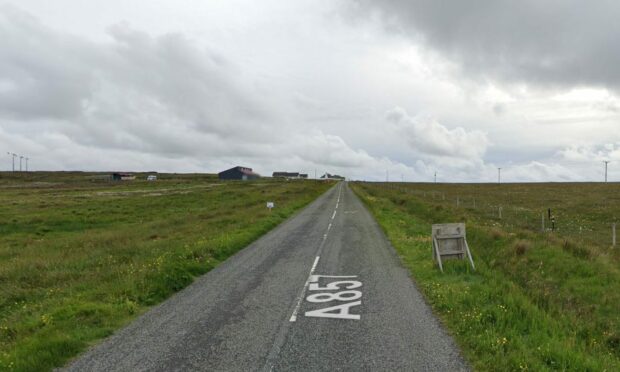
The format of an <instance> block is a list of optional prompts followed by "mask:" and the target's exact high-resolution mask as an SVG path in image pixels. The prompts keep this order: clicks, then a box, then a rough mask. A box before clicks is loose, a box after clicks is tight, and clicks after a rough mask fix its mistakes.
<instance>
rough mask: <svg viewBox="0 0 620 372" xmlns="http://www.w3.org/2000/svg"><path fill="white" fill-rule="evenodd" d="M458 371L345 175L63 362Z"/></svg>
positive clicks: (458, 362)
mask: <svg viewBox="0 0 620 372" xmlns="http://www.w3.org/2000/svg"><path fill="white" fill-rule="evenodd" d="M276 202H277V201H276ZM276 207H277V203H276ZM429 259H430V254H429ZM334 276H345V277H341V278H337V277H334ZM468 369H469V367H468V366H467V365H466V364H465V362H464V361H463V359H462V358H461V356H460V354H459V351H458V349H457V348H456V346H455V345H454V342H453V340H452V339H451V338H450V337H449V336H448V335H447V334H446V333H445V331H444V330H443V329H442V327H441V326H440V324H439V323H438V321H437V320H436V318H435V317H434V316H433V315H432V312H431V310H430V308H429V307H428V306H427V305H426V303H425V302H424V300H423V298H422V296H421V294H420V293H419V292H418V290H417V289H416V287H415V285H414V284H413V283H412V281H411V279H410V278H409V276H408V274H407V272H406V271H405V269H404V268H403V267H402V266H401V265H400V263H399V261H398V258H397V256H396V253H395V252H394V250H393V248H392V247H391V246H390V245H389V242H388V241H387V239H386V238H385V236H384V235H383V233H382V232H381V230H380V228H379V226H378V225H377V223H376V222H375V221H374V219H373V218H372V216H371V215H370V214H369V212H368V211H367V210H366V208H365V207H364V206H363V205H362V203H361V202H360V201H359V199H358V198H357V197H356V196H355V195H354V194H353V192H352V191H350V190H349V188H348V186H347V184H346V183H345V182H341V183H339V184H338V185H337V186H336V187H334V188H332V189H331V190H330V191H328V192H327V193H325V194H324V195H322V196H321V197H320V198H318V199H317V200H316V201H315V202H313V203H312V204H310V205H309V206H308V207H306V208H305V209H304V210H303V211H301V212H300V213H299V214H297V215H296V216H295V217H293V218H291V219H289V220H287V221H286V222H285V223H283V224H282V225H280V226H279V227H277V228H276V229H274V230H273V231H271V232H270V233H268V234H267V235H265V236H263V237H262V238H261V239H259V240H257V241H256V242H254V243H253V244H251V245H250V246H248V247H247V248H245V249H244V250H242V251H241V252H239V253H238V254H236V255H235V256H233V257H231V258H229V259H228V260H227V261H226V262H224V263H223V264H221V265H220V266H219V267H217V268H216V269H214V270H212V271H211V272H209V273H208V274H206V275H204V276H202V277H200V278H199V279H198V280H196V281H195V282H194V283H193V284H192V285H191V286H189V287H188V288H186V289H185V290H183V291H181V292H179V293H178V294H176V295H175V296H173V297H172V298H170V299H169V300H167V301H166V302H164V303H162V304H161V305H159V306H157V307H155V308H153V309H152V310H151V311H149V312H148V313H146V314H144V315H143V316H141V317H140V318H138V319H137V320H136V321H135V322H133V323H132V324H130V325H129V326H128V327H126V328H124V329H122V330H120V331H118V332H117V333H115V334H114V335H113V336H111V337H110V338H108V339H106V340H105V341H104V342H102V343H101V344H99V345H98V346H96V347H94V348H92V349H90V350H89V351H88V352H86V353H85V354H83V355H82V356H81V357H80V358H79V359H77V360H75V361H74V362H73V363H72V364H70V365H69V366H68V370H71V371H137V370H140V371H142V370H143V371H146V370H148V371H185V370H199V371H271V370H273V371H280V370H304V371H305V370H323V371H332V370H351V371H365V370H406V371H458V370H468Z"/></svg>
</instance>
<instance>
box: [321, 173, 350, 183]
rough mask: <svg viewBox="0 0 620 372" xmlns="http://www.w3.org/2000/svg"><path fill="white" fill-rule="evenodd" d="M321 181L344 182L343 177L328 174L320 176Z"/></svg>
mask: <svg viewBox="0 0 620 372" xmlns="http://www.w3.org/2000/svg"><path fill="white" fill-rule="evenodd" d="M321 179H324V180H340V181H344V179H345V178H344V177H343V176H339V175H337V174H329V173H325V174H324V175H322V176H321Z"/></svg>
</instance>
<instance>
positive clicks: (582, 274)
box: [352, 183, 620, 371]
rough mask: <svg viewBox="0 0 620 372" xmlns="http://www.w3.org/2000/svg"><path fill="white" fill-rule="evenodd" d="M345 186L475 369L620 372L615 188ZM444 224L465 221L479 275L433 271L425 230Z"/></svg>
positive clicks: (449, 266)
mask: <svg viewBox="0 0 620 372" xmlns="http://www.w3.org/2000/svg"><path fill="white" fill-rule="evenodd" d="M352 188H353V190H354V191H355V192H356V193H357V194H358V195H359V196H360V197H361V198H362V200H363V201H364V202H365V204H366V205H367V206H368V207H369V209H370V210H371V212H372V213H373V214H374V215H375V217H376V218H377V220H378V222H379V224H380V225H381V226H382V228H383V229H384V231H385V232H386V234H387V236H388V238H389V239H390V241H391V242H392V244H393V245H394V247H395V248H396V250H397V252H398V253H399V255H400V256H401V259H402V260H403V263H404V264H405V266H406V267H407V268H408V269H409V270H410V272H411V274H412V276H413V277H414V279H415V281H416V283H417V284H418V286H419V288H420V289H421V290H422V292H423V293H424V294H425V296H426V299H427V301H428V302H429V303H430V304H431V306H432V307H433V309H434V311H435V313H436V314H437V315H438V316H439V317H440V318H441V320H442V322H443V323H444V325H445V326H446V328H447V329H448V330H449V332H450V333H452V334H453V335H454V337H455V338H456V340H457V342H458V343H459V345H460V347H461V348H462V350H463V352H464V355H465V357H466V358H467V359H468V361H469V362H470V363H471V364H472V365H473V366H474V368H475V369H476V370H481V371H497V370H499V371H504V370H506V371H512V370H515V371H516V370H529V371H540V370H570V371H618V370H620V247H618V246H617V247H615V248H612V247H611V243H612V240H611V224H612V223H613V222H615V220H616V218H617V217H619V216H620V185H618V184H559V183H557V184H502V185H493V184H406V183H400V184H395V183H392V184H382V183H356V184H352ZM457 198H458V206H457ZM499 207H502V216H501V218H500V216H499ZM549 208H551V209H552V215H553V216H554V219H555V230H554V231H551V230H550V229H549V228H550V221H549V220H548V209H549ZM543 214H544V215H545V219H547V221H546V226H545V230H544V231H543V229H542V218H543ZM449 222H466V223H467V240H468V243H469V245H470V247H471V250H472V254H473V256H474V260H475V263H476V268H477V270H476V271H472V270H471V269H470V268H469V266H468V265H467V263H466V262H465V261H449V262H445V263H444V271H445V272H444V273H443V274H442V273H441V272H440V271H439V269H438V267H437V266H436V265H435V264H434V263H433V261H432V258H431V239H430V232H431V225H432V224H434V223H449Z"/></svg>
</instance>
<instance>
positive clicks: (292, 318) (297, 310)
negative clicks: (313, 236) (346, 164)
mask: <svg viewBox="0 0 620 372" xmlns="http://www.w3.org/2000/svg"><path fill="white" fill-rule="evenodd" d="M341 193H342V184H340V187H339V188H338V200H336V208H335V209H334V214H332V217H331V219H332V220H333V219H334V218H335V217H336V209H338V204H339V203H340V194H341ZM331 228H332V223H331V222H330V223H329V225H328V226H327V231H326V232H325V234H323V242H322V243H321V245H320V246H319V249H318V251H317V256H316V259H315V260H314V264H313V265H312V268H311V269H310V274H309V275H308V280H306V283H305V284H304V287H303V288H302V289H301V293H300V294H299V296H297V304H296V305H295V308H294V309H293V314H292V315H291V318H290V319H289V321H290V322H294V321H296V320H297V313H298V312H299V307H300V306H301V302H302V301H303V299H304V296H305V295H306V290H307V289H308V284H310V282H311V281H313V280H311V279H313V278H314V275H313V273H314V269H316V265H317V264H318V263H319V254H320V253H321V250H322V249H323V245H324V244H325V241H326V240H327V234H328V233H329V230H331ZM314 280H318V279H314Z"/></svg>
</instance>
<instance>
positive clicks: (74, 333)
mask: <svg viewBox="0 0 620 372" xmlns="http://www.w3.org/2000/svg"><path fill="white" fill-rule="evenodd" d="M139 178H144V177H142V176H140V177H139ZM102 179H104V178H102V177H100V176H99V175H93V174H86V173H61V174H57V173H28V174H23V175H12V174H6V173H5V174H0V206H1V207H0V370H15V371H41V370H51V369H53V368H55V367H59V366H62V365H63V364H64V363H66V361H68V360H69V359H70V358H72V357H74V356H76V355H77V354H78V353H80V352H81V351H83V350H85V349H86V348H87V347H88V346H90V345H91V344H93V343H95V342H96V341H97V340H99V339H101V338H103V337H106V336H108V335H110V334H112V332H114V330H116V329H118V328H119V327H122V326H123V325H125V324H127V323H128V322H129V321H131V320H132V319H134V318H135V317H136V316H138V315H139V314H141V313H143V312H144V311H146V310H147V309H148V308H149V307H150V306H152V305H154V304H157V303H159V302H161V301H163V300H164V299H166V298H167V297H169V296H170V295H171V294H173V293H174V292H176V291H178V290H180V289H182V288H184V287H186V286H187V285H188V284H190V283H191V282H192V281H193V279H194V278H195V277H197V276H199V275H202V274H205V273H206V272H208V271H209V270H211V269H212V268H214V267H215V266H217V265H218V264H219V263H220V262H222V261H224V260H225V259H226V258H228V257H229V256H231V255H232V254H234V253H236V252H237V251H238V250H240V249H241V248H243V247H245V246H247V245H248V244H249V243H251V242H252V241H254V240H255V239H257V238H258V237H260V236H261V235H263V234H265V233H266V232H267V231H269V230H271V229H272V228H274V227H275V226H277V225H278V224H279V223H281V222H282V221H284V220H285V219H286V218H287V217H289V216H291V215H292V214H293V213H294V212H295V211H297V210H299V209H300V208H302V207H303V206H305V205H306V204H308V203H309V202H311V201H312V200H314V199H315V198H316V197H318V196H319V195H320V194H322V193H323V192H324V191H326V190H327V189H328V188H329V186H330V184H326V183H318V182H314V181H299V182H285V181H273V180H261V181H252V182H219V181H217V180H216V179H214V178H213V177H212V176H204V175H189V176H188V175H162V174H160V175H159V179H158V181H156V182H146V181H140V180H136V181H131V182H116V183H110V182H107V181H102ZM266 201H274V202H275V205H276V208H274V210H273V211H272V212H269V211H268V210H267V208H266V207H265V203H266Z"/></svg>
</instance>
